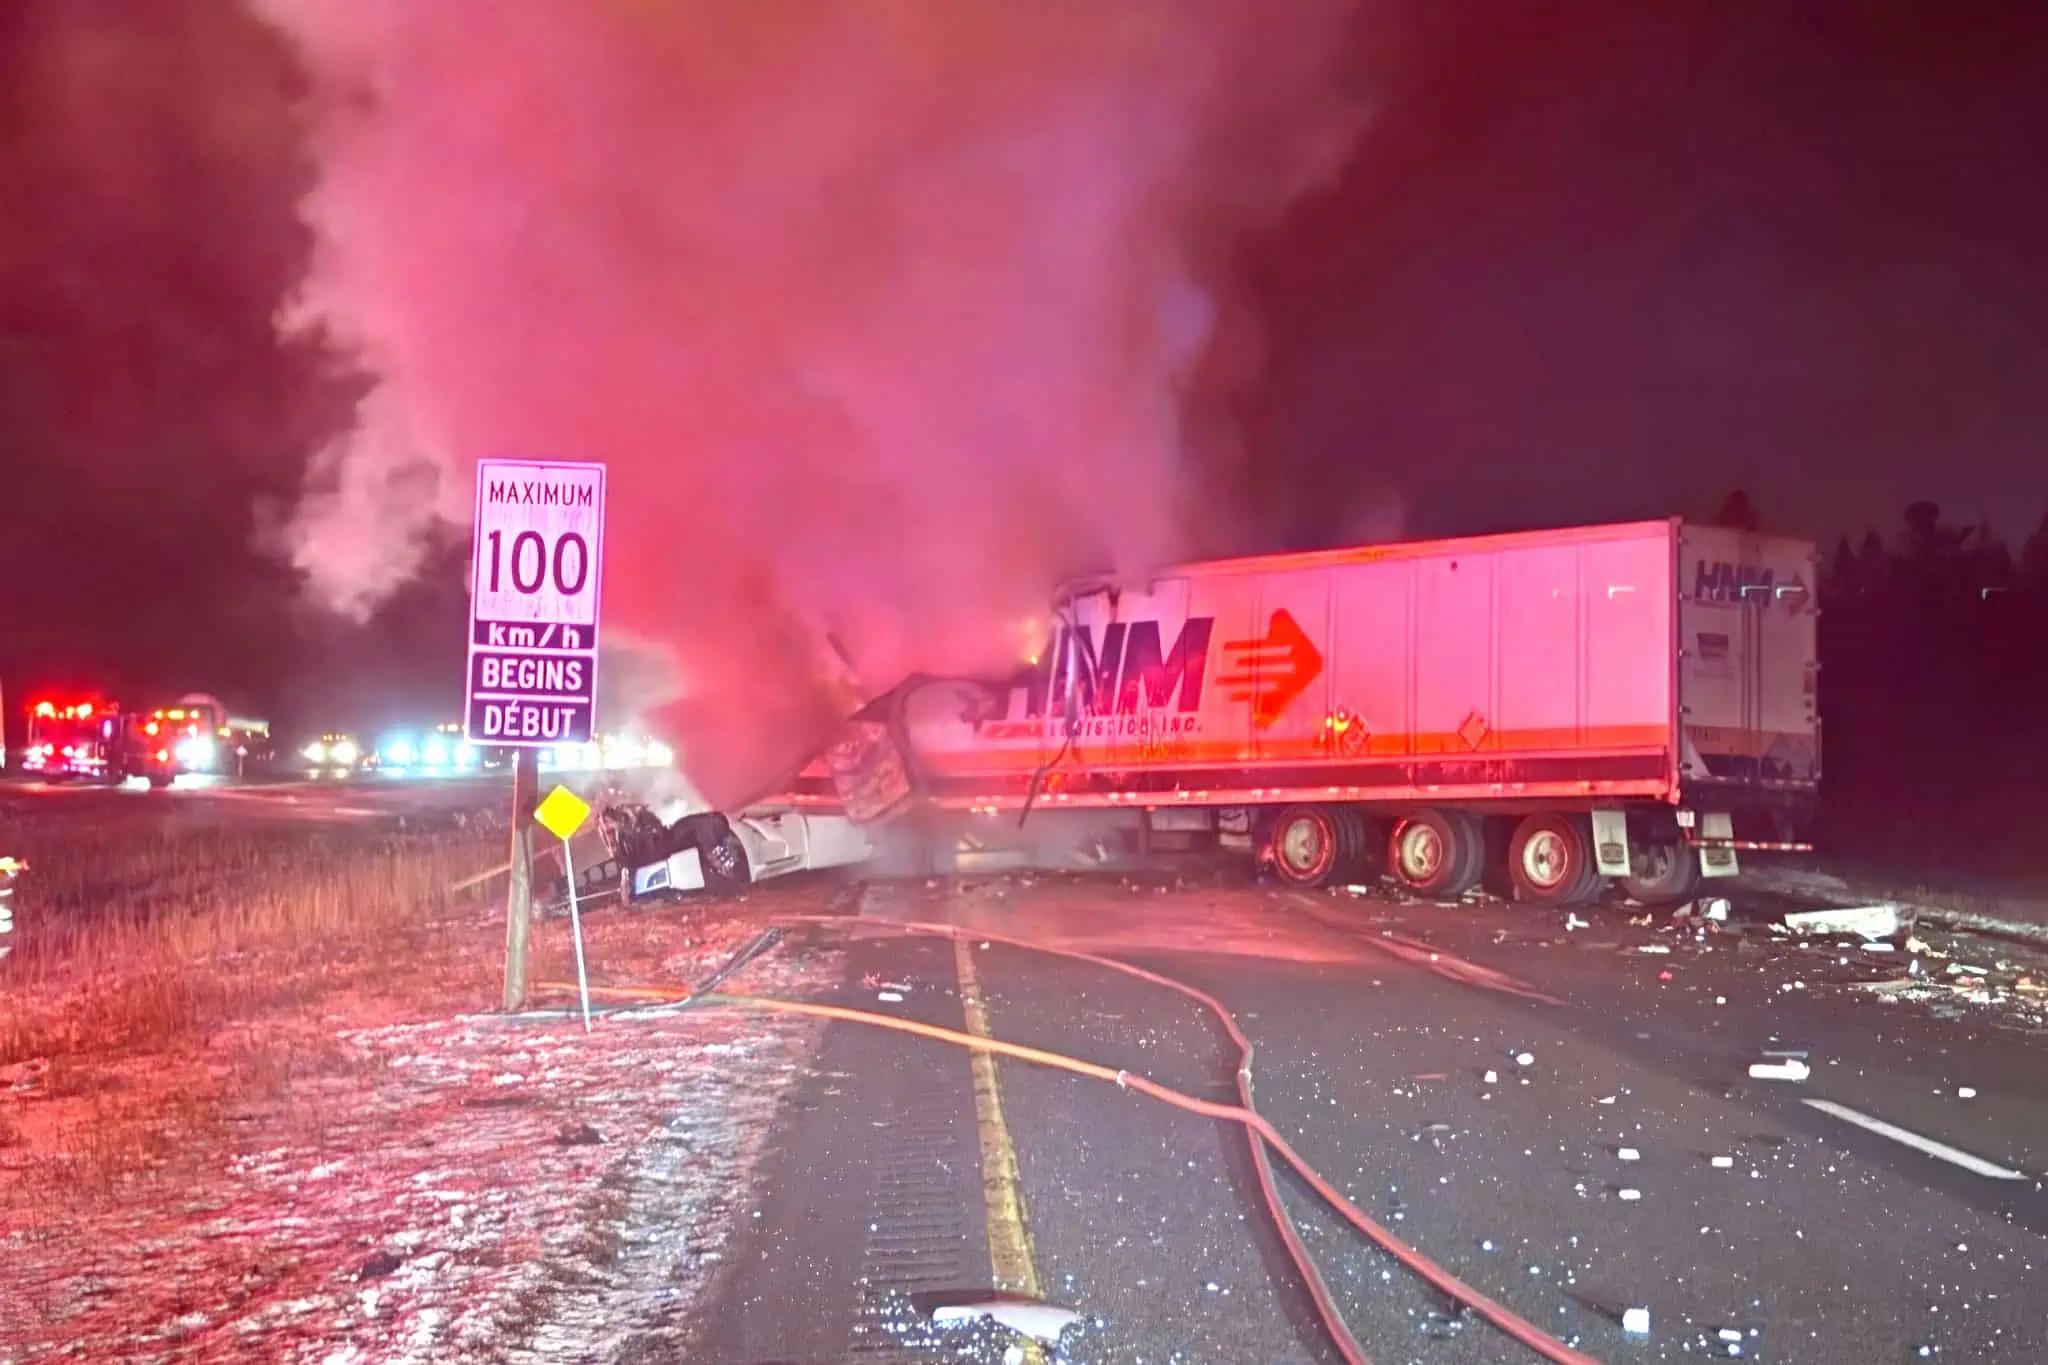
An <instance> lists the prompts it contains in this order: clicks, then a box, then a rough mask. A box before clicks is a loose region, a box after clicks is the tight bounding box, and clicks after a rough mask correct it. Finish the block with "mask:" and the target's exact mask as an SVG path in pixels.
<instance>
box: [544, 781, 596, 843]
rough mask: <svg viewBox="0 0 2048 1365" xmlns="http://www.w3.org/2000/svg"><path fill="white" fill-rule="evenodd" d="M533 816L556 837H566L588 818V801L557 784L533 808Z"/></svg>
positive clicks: (580, 826) (581, 825)
mask: <svg viewBox="0 0 2048 1365" xmlns="http://www.w3.org/2000/svg"><path fill="white" fill-rule="evenodd" d="M533 818H534V819H535V820H537V821H539V822H540V825H541V827H542V828H543V829H545V830H547V831H548V833H550V834H552V835H554V836H555V837H556V838H557V839H566V838H568V837H569V836H570V835H572V834H574V833H575V832H576V831H577V830H579V829H582V828H583V822H584V821H585V820H588V819H589V818H590V803H589V802H588V801H585V800H584V799H583V798H582V797H580V796H578V795H577V794H576V793H575V792H572V791H570V790H569V789H568V788H567V787H563V786H557V787H556V788H555V789H554V790H553V791H551V792H549V793H548V794H547V795H546V796H545V797H543V798H542V799H541V803H540V804H539V805H538V806H535V807H534V808H533Z"/></svg>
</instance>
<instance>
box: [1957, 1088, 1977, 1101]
mask: <svg viewBox="0 0 2048 1365" xmlns="http://www.w3.org/2000/svg"><path fill="white" fill-rule="evenodd" d="M1956 1098H1957V1099H1959V1100H1974V1099H1976V1098H1977V1087H1976V1086H1974V1085H1959V1086H1957V1087H1956Z"/></svg>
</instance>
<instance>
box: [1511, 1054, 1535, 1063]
mask: <svg viewBox="0 0 2048 1365" xmlns="http://www.w3.org/2000/svg"><path fill="white" fill-rule="evenodd" d="M1515 1065H1516V1066H1534V1065H1536V1054H1535V1053H1533V1052H1517V1053H1516V1054H1515Z"/></svg>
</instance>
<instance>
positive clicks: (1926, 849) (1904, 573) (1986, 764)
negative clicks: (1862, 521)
mask: <svg viewBox="0 0 2048 1365" xmlns="http://www.w3.org/2000/svg"><path fill="white" fill-rule="evenodd" d="M1716 521H1718V522H1719V523H1720V524H1722V525H1728V526H1735V527H1741V528H1746V529H1751V530H1754V529H1757V526H1758V517H1757V515H1756V511H1755V508H1754V505H1753V504H1752V503H1751V501H1750V499H1749V498H1748V497H1747V495H1745V494H1743V493H1740V492H1737V493H1732V494H1730V495H1729V497H1728V499H1727V500H1726V501H1725V502H1724V503H1723V505H1722V507H1721V511H1720V514H1719V516H1717V517H1716ZM1820 608H1821V615H1820V622H1819V631H1820V658H1821V678H1820V712H1821V723H1822V746H1823V747H1822V752H1823V776H1822V817H1821V824H1820V829H1819V830H1818V834H1819V837H1820V839H1821V841H1822V843H1823V846H1824V847H1825V848H1826V849H1827V850H1828V851H1832V852H1836V853H1840V854H1843V855H1846V856H1850V857H1855V858H1858V859H1862V860H1866V861H1873V862H1877V863H1883V864H1890V865H1892V866H1894V867H1896V868H1897V869H1898V870H1899V871H1901V872H1909V871H1943V872H1949V873H1965V874H1990V875H1995V876H2006V877H2021V876H2033V875H2040V874H2043V873H2048V839H2044V838H2042V824H2043V820H2042V814H2041V813H2042V812H2048V697H2044V695H2043V682H2044V680H2048V515H2044V516H2043V517H2042V519H2041V522H2040V523H2039V525H2037V526H2036V527H2035V529H2034V531H2033V532H2032V534H2030V535H2029V536H2028V537H2027V538H2026V540H2025V541H2024V542H2023V543H2022V544H2021V545H2020V547H2019V549H2018V551H2017V552H2015V551H2014V550H2013V549H2012V548H2011V547H2010V546H2009V545H2007V544H2006V543H2005V542H2004V540H2002V539H2001V538H2000V536H1999V535H1998V533H1997V531H1996V530H1995V529H1993V528H1992V527H1991V526H1990V525H1989V524H1987V523H1980V524H1978V525H1974V526H1966V525H1953V524H1951V523H1949V522H1947V521H1944V520H1943V519H1942V515H1941V508H1940V506H1939V505H1938V504H1936V503H1934V502H1931V501H1921V502H1915V503H1913V504H1912V505H1910V506H1908V507H1907V508H1905V509H1904V512H1903V513H1902V515H1901V518H1900V522H1899V524H1898V525H1897V526H1896V527H1893V528H1891V529H1890V530H1889V531H1888V532H1887V531H1882V530H1879V529H1877V528H1872V529H1871V530H1869V531H1867V532H1865V533H1864V535H1863V536H1862V538H1861V539H1860V540H1859V541H1856V542H1854V543H1852V542H1851V540H1850V538H1849V537H1847V536H1844V537H1841V538H1840V539H1839V540H1838V541H1837V542H1836V543H1835V545H1834V547H1833V549H1832V551H1831V552H1830V553H1828V554H1826V555H1825V556H1824V557H1823V563H1822V575H1821V584H1820Z"/></svg>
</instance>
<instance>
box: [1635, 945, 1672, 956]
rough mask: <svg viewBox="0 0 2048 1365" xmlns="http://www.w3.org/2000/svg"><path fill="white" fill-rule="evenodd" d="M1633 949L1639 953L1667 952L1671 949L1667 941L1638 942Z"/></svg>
mask: <svg viewBox="0 0 2048 1365" xmlns="http://www.w3.org/2000/svg"><path fill="white" fill-rule="evenodd" d="M1635 951H1637V952H1639V953H1652V954H1655V953H1669V952H1670V951H1671V945H1670V944H1668V943H1639V944H1637V945H1636V948H1635Z"/></svg>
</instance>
